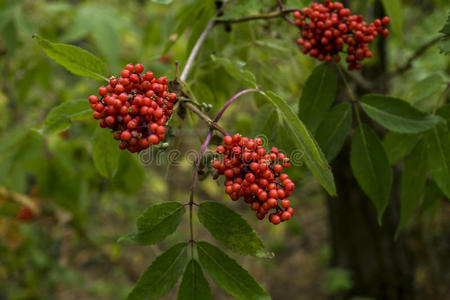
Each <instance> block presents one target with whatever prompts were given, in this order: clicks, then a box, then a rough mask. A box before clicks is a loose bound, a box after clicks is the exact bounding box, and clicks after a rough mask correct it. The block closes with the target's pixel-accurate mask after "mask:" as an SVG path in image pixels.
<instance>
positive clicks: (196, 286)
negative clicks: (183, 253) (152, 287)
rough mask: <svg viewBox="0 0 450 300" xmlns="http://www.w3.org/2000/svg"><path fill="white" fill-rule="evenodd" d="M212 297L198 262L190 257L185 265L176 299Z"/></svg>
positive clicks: (206, 298)
mask: <svg viewBox="0 0 450 300" xmlns="http://www.w3.org/2000/svg"><path fill="white" fill-rule="evenodd" d="M209 299H212V295H211V290H210V288H209V283H208V281H207V280H206V278H205V276H203V272H202V268H201V267H200V264H199V263H198V262H197V261H196V260H194V259H192V260H191V261H190V262H189V264H188V265H187V267H186V270H185V271H184V275H183V281H182V282H181V285H180V290H179V291H178V297H177V300H209Z"/></svg>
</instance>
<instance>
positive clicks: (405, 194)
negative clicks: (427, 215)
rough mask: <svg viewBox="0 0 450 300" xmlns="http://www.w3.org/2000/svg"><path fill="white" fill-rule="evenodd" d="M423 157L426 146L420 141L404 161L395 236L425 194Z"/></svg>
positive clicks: (424, 164) (425, 174)
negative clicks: (398, 220)
mask: <svg viewBox="0 0 450 300" xmlns="http://www.w3.org/2000/svg"><path fill="white" fill-rule="evenodd" d="M424 157H426V146H425V144H424V142H423V141H421V142H420V143H418V144H417V146H416V147H415V148H414V150H413V152H411V154H410V155H409V156H408V158H407V159H406V163H405V167H404V168H403V172H402V179H401V198H400V201H401V202H400V203H401V204H400V222H399V224H398V227H397V232H396V234H395V235H396V236H397V235H398V234H399V232H400V230H401V229H402V228H403V227H404V226H405V225H406V223H407V222H408V220H409V219H411V217H412V216H414V214H415V212H416V210H417V208H418V207H419V204H420V200H421V199H422V196H423V194H424V192H425V184H426V181H427V161H426V159H424Z"/></svg>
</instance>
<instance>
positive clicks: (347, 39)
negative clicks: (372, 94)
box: [293, 0, 390, 70]
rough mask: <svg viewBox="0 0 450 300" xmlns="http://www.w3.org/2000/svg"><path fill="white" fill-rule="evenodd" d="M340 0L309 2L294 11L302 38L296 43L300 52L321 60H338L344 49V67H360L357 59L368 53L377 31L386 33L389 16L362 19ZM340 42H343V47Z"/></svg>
mask: <svg viewBox="0 0 450 300" xmlns="http://www.w3.org/2000/svg"><path fill="white" fill-rule="evenodd" d="M350 13H351V11H350V9H348V8H345V7H344V5H343V4H342V3H341V2H331V1H328V0H327V1H324V3H323V4H319V3H316V2H313V3H312V4H311V7H305V8H303V9H302V10H301V11H296V12H294V14H293V16H294V18H295V19H296V20H295V24H296V25H297V26H298V27H299V28H300V30H301V33H302V38H299V39H298V40H297V44H299V45H302V51H303V53H305V54H306V53H309V55H311V56H312V57H316V58H317V59H319V60H321V61H327V62H331V61H332V60H333V58H334V60H335V61H336V62H338V61H340V59H341V57H340V56H339V52H347V59H346V61H347V63H348V69H349V70H353V69H357V70H359V69H361V67H362V65H361V64H360V63H359V62H360V61H362V60H363V59H364V58H366V57H372V52H371V51H370V50H369V44H370V43H371V42H372V40H373V39H374V38H375V37H377V36H378V35H379V34H381V35H382V36H384V37H387V36H388V35H389V30H388V29H386V28H384V27H383V26H386V25H387V24H389V22H390V19H389V17H384V18H382V19H381V20H380V19H376V20H375V21H374V22H372V23H371V24H369V25H368V24H367V23H366V22H364V21H363V18H362V16H360V15H351V14H350ZM344 44H346V45H347V47H346V49H345V50H344Z"/></svg>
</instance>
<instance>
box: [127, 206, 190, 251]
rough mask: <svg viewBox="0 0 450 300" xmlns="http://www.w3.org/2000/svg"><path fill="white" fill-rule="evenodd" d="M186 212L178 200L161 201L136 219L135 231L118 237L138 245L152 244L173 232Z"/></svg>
mask: <svg viewBox="0 0 450 300" xmlns="http://www.w3.org/2000/svg"><path fill="white" fill-rule="evenodd" d="M185 212H186V208H185V207H184V205H183V204H181V203H179V202H163V203H158V204H155V205H153V206H152V207H150V208H148V209H147V210H146V211H145V212H144V214H143V215H142V216H140V217H139V218H138V219H137V221H136V225H137V231H136V232H133V233H131V234H129V235H126V236H124V237H122V238H120V239H119V242H121V241H126V242H131V243H135V244H138V245H153V244H156V243H159V242H161V241H162V240H164V239H165V238H166V237H167V236H169V235H171V234H172V233H174V232H175V230H176V229H177V227H178V225H180V222H181V220H182V218H183V215H184V214H185Z"/></svg>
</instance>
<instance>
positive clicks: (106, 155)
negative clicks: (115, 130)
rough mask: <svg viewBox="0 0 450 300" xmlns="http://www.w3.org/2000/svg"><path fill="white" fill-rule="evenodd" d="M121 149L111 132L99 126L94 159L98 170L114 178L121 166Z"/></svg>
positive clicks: (93, 154) (93, 153) (94, 146)
mask: <svg viewBox="0 0 450 300" xmlns="http://www.w3.org/2000/svg"><path fill="white" fill-rule="evenodd" d="M119 154H120V149H119V146H118V144H117V141H116V140H114V139H113V136H112V134H111V132H109V131H108V130H106V129H103V128H100V127H98V128H97V130H96V131H95V134H94V141H93V145H92V159H93V160H94V165H95V167H96V168H97V171H98V172H99V173H100V174H101V175H102V176H103V177H106V178H112V177H113V176H114V175H115V174H116V172H117V167H118V166H119Z"/></svg>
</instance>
